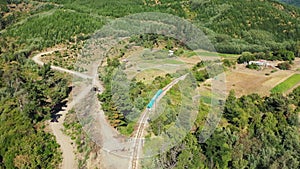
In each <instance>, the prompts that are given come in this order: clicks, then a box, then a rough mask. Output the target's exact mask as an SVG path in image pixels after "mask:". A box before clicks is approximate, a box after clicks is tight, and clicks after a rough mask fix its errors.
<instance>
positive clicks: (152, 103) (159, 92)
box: [147, 89, 163, 109]
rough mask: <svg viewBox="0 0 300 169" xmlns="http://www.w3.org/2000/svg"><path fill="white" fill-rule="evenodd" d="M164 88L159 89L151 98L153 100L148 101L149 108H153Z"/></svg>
mask: <svg viewBox="0 0 300 169" xmlns="http://www.w3.org/2000/svg"><path fill="white" fill-rule="evenodd" d="M162 92H163V90H162V89H159V90H158V91H157V92H156V94H155V95H154V96H153V98H152V99H151V101H150V102H149V103H148V105H147V108H148V109H151V108H152V107H153V105H154V103H155V101H156V99H157V98H158V97H159V96H160V95H161V94H162Z"/></svg>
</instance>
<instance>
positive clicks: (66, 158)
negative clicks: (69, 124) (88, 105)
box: [32, 49, 91, 169]
mask: <svg viewBox="0 0 300 169" xmlns="http://www.w3.org/2000/svg"><path fill="white" fill-rule="evenodd" d="M60 50H64V49H52V50H51V51H48V52H42V53H39V54H37V55H35V56H34V57H33V58H32V60H33V61H34V62H35V63H37V64H38V65H43V64H44V62H42V61H41V60H40V57H41V56H43V55H47V54H51V53H53V52H55V51H60ZM51 68H52V69H53V70H57V71H60V72H66V73H70V74H73V75H76V76H78V77H81V78H84V79H91V77H90V76H87V75H85V74H82V73H79V72H75V71H71V70H68V69H64V68H61V67H57V66H51ZM76 97H77V98H73V101H72V102H70V103H68V104H67V107H66V108H65V109H64V110H62V111H60V112H58V113H57V114H58V115H60V118H59V119H58V122H50V128H51V129H52V132H53V135H54V136H55V137H56V141H57V143H58V144H59V145H60V148H61V150H62V157H63V161H62V164H61V168H62V169H75V168H77V162H76V159H75V153H74V152H75V149H74V148H73V146H72V140H71V138H70V137H69V136H67V135H66V134H64V133H63V131H62V130H63V129H64V126H63V123H64V120H65V117H66V114H67V113H68V111H69V110H70V109H71V108H72V107H73V105H74V104H75V103H76V101H77V100H79V98H80V97H82V95H78V96H76Z"/></svg>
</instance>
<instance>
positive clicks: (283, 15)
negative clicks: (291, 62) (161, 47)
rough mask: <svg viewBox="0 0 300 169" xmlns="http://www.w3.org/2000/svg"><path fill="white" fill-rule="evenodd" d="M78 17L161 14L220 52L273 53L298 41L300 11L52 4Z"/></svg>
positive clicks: (220, 3)
mask: <svg viewBox="0 0 300 169" xmlns="http://www.w3.org/2000/svg"><path fill="white" fill-rule="evenodd" d="M52 1H53V2H56V3H59V4H61V5H63V8H67V9H72V10H75V11H77V12H81V13H93V14H97V15H101V16H109V17H122V16H125V15H128V14H132V13H139V12H149V11H152V12H153V11H156V12H164V13H170V14H174V15H177V16H180V17H184V18H187V19H189V20H191V21H192V22H193V23H194V24H196V25H198V26H199V27H200V28H202V29H203V30H204V32H205V33H206V34H207V35H208V36H209V37H210V39H211V41H212V42H213V43H214V44H215V47H216V49H217V50H218V51H219V52H226V53H241V52H242V51H252V52H256V51H266V50H276V49H278V48H285V47H286V46H290V44H291V43H292V42H294V41H297V40H300V19H299V18H300V16H299V15H300V9H299V8H296V7H293V6H290V5H286V4H282V3H280V2H277V1H273V0H264V1H261V0H252V1H245V0H160V1H159V2H160V3H158V4H156V2H155V1H151V0H145V1H142V0H134V1H131V0H124V1H117V0H111V1H106V0H98V1H90V0H82V1H79V0H75V1H71V0H62V1H59V0H52Z"/></svg>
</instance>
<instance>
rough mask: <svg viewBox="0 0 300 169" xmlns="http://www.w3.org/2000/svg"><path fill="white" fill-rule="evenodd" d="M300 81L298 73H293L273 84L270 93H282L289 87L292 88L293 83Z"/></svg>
mask: <svg viewBox="0 0 300 169" xmlns="http://www.w3.org/2000/svg"><path fill="white" fill-rule="evenodd" d="M298 83H300V74H294V75H292V76H290V77H289V78H288V79H286V80H285V81H284V82H281V83H279V84H278V85H277V86H275V87H274V88H273V89H272V90H271V92H272V93H284V92H286V91H288V90H289V89H291V88H293V87H294V86H295V85H297V84H298Z"/></svg>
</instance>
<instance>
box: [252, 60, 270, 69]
mask: <svg viewBox="0 0 300 169" xmlns="http://www.w3.org/2000/svg"><path fill="white" fill-rule="evenodd" d="M252 64H255V65H258V66H265V67H274V66H273V65H272V64H270V63H269V62H268V61H266V60H258V61H250V62H249V65H252Z"/></svg>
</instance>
